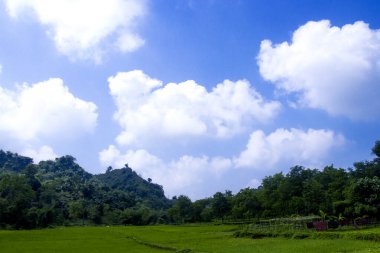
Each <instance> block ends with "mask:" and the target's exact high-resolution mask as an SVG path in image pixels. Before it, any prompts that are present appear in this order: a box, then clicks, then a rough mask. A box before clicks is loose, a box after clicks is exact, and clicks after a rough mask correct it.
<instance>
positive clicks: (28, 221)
mask: <svg viewBox="0 0 380 253" xmlns="http://www.w3.org/2000/svg"><path fill="white" fill-rule="evenodd" d="M0 166H1V167H0V227H13V228H35V227H47V226H51V225H66V224H102V223H106V224H129V222H131V224H132V223H133V224H138V225H144V224H151V223H156V222H163V221H166V220H167V219H166V218H165V215H166V214H165V212H164V211H161V209H165V208H167V207H168V206H169V204H170V201H169V200H168V199H166V197H165V196H164V193H163V190H162V187H161V186H159V185H156V184H152V183H149V182H147V181H145V180H144V179H142V178H140V177H139V176H138V175H137V174H136V173H135V172H133V171H132V170H131V169H130V168H123V169H120V170H112V169H108V170H107V173H106V176H102V175H97V176H93V175H91V174H90V173H88V172H86V171H85V170H84V169H83V168H81V167H80V166H79V165H78V164H77V163H76V162H75V158H74V157H72V156H63V157H60V158H57V159H55V160H54V161H42V162H40V163H39V164H38V165H36V164H32V159H30V158H27V157H22V156H19V155H17V154H12V153H10V152H3V151H0ZM131 208H132V209H131ZM128 210H136V214H138V215H135V216H138V217H137V218H136V217H133V219H132V220H131V219H126V214H127V213H128Z"/></svg>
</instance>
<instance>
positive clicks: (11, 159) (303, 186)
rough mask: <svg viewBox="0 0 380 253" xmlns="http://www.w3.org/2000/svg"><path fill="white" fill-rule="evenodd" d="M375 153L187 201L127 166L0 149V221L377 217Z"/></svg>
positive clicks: (377, 149)
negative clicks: (93, 166)
mask: <svg viewBox="0 0 380 253" xmlns="http://www.w3.org/2000/svg"><path fill="white" fill-rule="evenodd" d="M372 153H373V154H374V155H375V158H374V159H373V160H371V161H362V162H357V163H355V164H354V166H353V168H349V169H343V168H335V167H334V166H333V165H330V166H326V167H325V168H324V169H322V170H317V169H312V168H305V167H302V166H295V167H292V168H291V169H290V170H289V172H288V173H286V174H284V173H282V172H281V173H276V174H274V175H272V176H267V177H265V178H264V179H263V180H262V183H261V185H260V186H259V187H258V188H245V189H242V190H240V191H239V192H238V193H236V194H233V193H232V192H231V191H225V192H223V193H222V192H217V193H215V194H214V195H213V196H211V197H209V198H205V199H200V200H196V201H191V199H190V198H188V197H187V196H185V195H180V196H178V197H173V198H172V199H167V198H166V197H165V195H164V191H163V188H162V187H161V186H160V185H157V184H154V183H152V180H151V179H148V181H147V180H144V179H142V178H141V177H140V176H139V175H137V173H136V172H134V171H133V170H132V169H131V168H130V167H129V166H128V165H125V167H124V168H121V169H113V168H112V167H109V168H108V169H107V171H106V173H104V174H99V175H92V174H90V173H88V172H86V171H85V170H84V169H83V168H81V167H80V166H79V165H78V164H77V163H76V162H75V158H74V157H72V156H63V157H60V158H57V159H55V160H54V161H42V162H40V163H38V164H34V163H33V160H32V159H31V158H28V157H24V156H20V155H18V154H14V153H11V152H4V151H2V150H0V227H2V228H16V229H18V228H37V227H48V226H60V225H81V224H86V225H89V224H133V225H146V224H157V223H162V224H169V223H170V224H172V223H177V224H178V223H186V222H211V221H213V220H226V219H235V220H239V219H263V218H275V217H289V216H294V215H297V216H307V215H319V214H321V213H323V214H327V215H329V216H331V217H339V218H340V219H341V218H343V219H347V220H351V219H355V218H357V217H370V218H375V219H379V218H380V217H379V216H380V141H377V142H376V143H375V146H374V147H373V149H372Z"/></svg>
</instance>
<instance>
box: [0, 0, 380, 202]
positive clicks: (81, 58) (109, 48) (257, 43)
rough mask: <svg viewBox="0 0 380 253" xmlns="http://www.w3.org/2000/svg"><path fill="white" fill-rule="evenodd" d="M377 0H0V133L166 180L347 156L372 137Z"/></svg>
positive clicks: (172, 190)
mask: <svg viewBox="0 0 380 253" xmlns="http://www.w3.org/2000/svg"><path fill="white" fill-rule="evenodd" d="M378 13H380V4H379V3H378V1H322V0H319V1H295V0H293V1H249V0H246V1H244V0H241V1H229V0H223V1H212V0H210V1H201V0H198V1H196V0H192V1H191V0H188V1H187V0H172V1H167V0H155V1H153V0H146V1H140V0H139V1H137V0H107V1H105V0H104V1H103V0H97V1H94V0H78V1H66V0H55V1H48V0H17V1H14V0H2V1H0V66H1V68H0V147H1V148H2V149H5V150H11V151H14V152H18V153H20V154H23V155H28V156H32V157H33V158H34V159H35V161H36V162H38V161H39V160H41V159H53V158H55V157H57V156H61V155H65V154H71V155H73V156H74V157H76V158H77V160H78V162H79V163H80V164H81V166H83V167H84V168H85V169H86V170H88V171H89V172H92V173H102V172H104V171H105V169H106V168H107V166H108V165H112V166H113V167H114V168H119V167H122V166H123V165H124V164H126V163H128V164H129V165H130V166H131V167H132V168H133V169H135V170H136V171H137V172H138V173H139V174H140V175H142V176H143V177H144V178H148V177H150V178H152V179H153V181H154V182H156V183H159V184H162V185H163V186H164V189H165V191H166V193H167V195H168V196H173V195H179V194H186V195H188V196H190V197H191V198H193V199H197V198H201V197H206V196H210V195H212V194H213V193H215V192H216V191H224V190H226V189H229V190H232V191H234V192H236V191H238V190H239V189H241V188H244V187H248V186H251V187H257V186H258V185H259V183H260V181H261V179H262V178H263V177H264V176H267V175H271V174H273V173H276V172H280V171H283V172H284V173H286V172H287V170H288V169H289V168H290V167H291V166H293V165H305V166H310V167H315V168H323V166H324V165H330V164H332V163H334V165H336V166H342V167H344V168H347V167H349V166H352V163H353V162H355V161H360V160H365V159H371V154H370V149H371V147H372V146H373V144H374V141H375V140H379V139H380V132H379V127H380V113H379V109H380V102H379V101H380V100H379V99H378V97H379V96H380V89H379V82H380V30H379V29H380V20H379V15H378Z"/></svg>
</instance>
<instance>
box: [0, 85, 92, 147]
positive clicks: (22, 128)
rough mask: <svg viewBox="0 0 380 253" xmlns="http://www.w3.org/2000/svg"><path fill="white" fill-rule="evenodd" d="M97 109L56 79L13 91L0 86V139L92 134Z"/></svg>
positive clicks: (25, 140)
mask: <svg viewBox="0 0 380 253" xmlns="http://www.w3.org/2000/svg"><path fill="white" fill-rule="evenodd" d="M96 110H97V108H96V105H95V104H94V103H92V102H87V101H84V100H81V99H79V98H77V97H75V96H74V95H73V94H72V93H70V91H69V89H68V88H67V87H66V86H65V85H64V83H63V81H62V80H61V79H59V78H53V79H49V80H47V81H44V82H40V83H36V84H33V85H28V84H23V85H20V86H18V88H17V90H8V89H4V88H2V87H0V136H1V137H2V139H11V140H17V141H24V142H28V141H30V142H32V141H35V140H41V139H44V140H46V139H49V138H56V139H59V138H69V137H70V136H77V135H78V134H82V133H88V132H92V131H93V130H94V128H95V126H96V121H97V116H98V115H97V112H96Z"/></svg>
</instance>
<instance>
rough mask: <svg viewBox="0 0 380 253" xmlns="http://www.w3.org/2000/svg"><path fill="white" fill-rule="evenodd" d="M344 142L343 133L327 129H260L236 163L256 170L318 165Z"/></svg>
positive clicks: (239, 166) (253, 135) (251, 138)
mask: <svg viewBox="0 0 380 253" xmlns="http://www.w3.org/2000/svg"><path fill="white" fill-rule="evenodd" d="M344 141H345V140H344V137H343V136H342V135H340V134H335V133H334V132H333V131H331V130H324V129H319V130H316V129H308V130H307V131H303V130H300V129H295V128H292V129H290V130H287V129H282V128H280V129H277V130H276V131H274V132H272V133H270V134H269V135H265V133H264V132H263V131H261V130H258V131H254V132H253V133H252V134H251V136H250V138H249V141H248V143H247V146H246V148H245V150H244V151H243V152H241V153H240V155H239V156H238V157H237V158H235V159H234V162H235V165H236V167H238V168H244V167H245V168H249V169H253V170H257V171H262V170H274V169H277V170H279V169H280V170H281V169H286V168H288V167H289V166H293V165H297V164H298V165H306V166H317V167H319V166H321V165H323V164H320V162H321V161H322V160H323V159H324V158H325V157H326V156H327V155H328V154H329V152H330V151H331V150H332V149H333V148H335V147H338V146H340V145H342V144H343V143H344ZM305 163H306V164H305Z"/></svg>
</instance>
